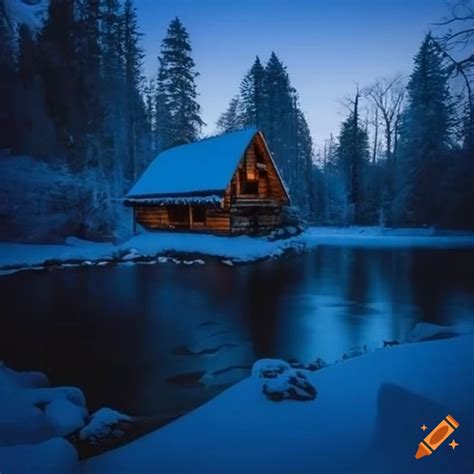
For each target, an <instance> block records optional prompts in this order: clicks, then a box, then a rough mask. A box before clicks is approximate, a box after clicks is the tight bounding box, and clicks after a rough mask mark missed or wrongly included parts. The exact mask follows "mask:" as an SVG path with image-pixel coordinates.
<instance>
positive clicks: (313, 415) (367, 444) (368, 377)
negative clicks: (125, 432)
mask: <svg viewBox="0 0 474 474" xmlns="http://www.w3.org/2000/svg"><path fill="white" fill-rule="evenodd" d="M473 344H474V336H473V335H467V336H459V337H454V338H451V339H445V340H438V341H431V342H420V343H414V344H405V345H400V346H396V347H393V348H386V349H383V350H379V351H376V352H373V353H369V354H366V355H364V356H362V357H358V358H354V359H350V360H347V361H344V362H341V363H339V364H336V365H334V366H332V367H329V368H327V369H323V370H319V371H317V372H314V373H311V372H308V373H307V374H306V375H307V378H308V380H309V381H310V382H311V384H312V385H314V386H315V387H316V389H317V391H318V396H317V398H316V399H315V400H313V401H306V402H304V403H301V402H298V401H282V402H279V403H275V402H272V401H269V400H267V399H266V398H265V396H264V394H263V393H262V379H261V378H260V377H259V376H258V373H259V372H258V370H257V371H256V373H257V374H256V375H254V376H252V377H250V378H248V379H246V380H244V381H242V382H240V383H239V384H237V385H235V386H234V387H232V388H230V389H229V390H227V391H225V392H224V393H222V394H221V395H219V396H218V397H217V398H215V399H214V400H212V401H210V402H209V403H207V404H206V405H204V406H202V407H201V408H198V409H197V410H195V411H193V412H191V413H189V414H188V415H186V416H184V417H183V418H181V419H179V420H177V421H175V422H174V423H171V424H170V425H167V426H165V427H164V428H162V429H160V430H159V431H156V432H154V433H152V434H149V435H147V436H145V437H143V438H141V439H139V440H137V441H135V442H133V443H131V444H129V445H127V446H124V447H122V448H119V449H117V450H115V451H112V452H109V453H106V454H104V455H101V456H99V457H97V458H92V459H90V460H88V461H86V462H84V465H83V470H84V473H85V474H102V473H106V472H114V473H115V474H117V473H129V472H141V473H148V472H158V471H160V472H166V473H167V474H178V473H179V474H186V473H192V472H197V469H198V470H199V472H203V473H206V474H214V473H215V474H221V473H222V472H226V473H229V474H234V473H235V474H237V473H244V472H248V473H253V472H259V473H260V474H265V473H268V474H275V473H285V474H286V473H295V472H297V473H307V474H310V473H311V474H314V473H318V474H324V473H341V474H342V473H347V472H351V473H361V474H367V473H373V474H376V473H377V474H379V473H381V472H383V473H388V474H399V473H402V472H403V473H410V474H416V473H426V472H430V473H439V474H446V473H447V472H470V470H472V466H473V465H474V452H473V451H472V449H471V446H470V445H471V444H472V440H473V439H474V432H473V429H474V428H473V427H474V407H473V405H472V400H473V395H474V376H473V373H472V367H473V365H474V351H472V345H473ZM282 365H283V366H284V364H282ZM448 414H451V415H452V416H453V417H454V418H455V419H456V420H457V421H458V422H459V423H460V427H459V428H458V429H457V430H456V432H455V433H454V434H453V436H454V438H455V440H456V441H457V442H458V443H459V446H458V447H457V448H456V450H455V451H453V450H452V449H451V447H450V446H448V445H447V443H445V444H444V445H442V446H441V447H440V448H438V450H437V451H436V452H435V453H434V454H433V455H431V456H429V457H427V458H423V459H422V460H420V461H416V460H415V457H414V455H415V452H416V449H417V447H418V443H419V442H420V441H421V440H422V439H423V438H424V437H425V434H423V431H422V430H421V429H420V427H421V426H422V425H423V424H426V425H427V426H428V427H429V428H434V427H435V426H436V425H437V424H438V423H439V422H440V421H441V420H442V419H443V418H444V417H445V416H447V415H448ZM450 440H451V439H450Z"/></svg>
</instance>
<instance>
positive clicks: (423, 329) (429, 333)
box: [406, 322, 463, 342]
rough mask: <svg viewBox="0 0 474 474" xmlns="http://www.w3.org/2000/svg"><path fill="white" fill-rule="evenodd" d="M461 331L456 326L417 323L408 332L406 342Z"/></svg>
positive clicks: (457, 333)
mask: <svg viewBox="0 0 474 474" xmlns="http://www.w3.org/2000/svg"><path fill="white" fill-rule="evenodd" d="M462 333H463V331H462V330H461V329H460V328H458V327H456V326H439V325H437V324H431V323H423V322H422V323H417V324H416V325H415V326H414V328H413V329H412V330H411V331H410V332H409V333H408V336H407V339H406V340H407V342H417V341H421V340H423V339H433V338H436V337H437V336H446V335H452V336H456V335H460V334H462Z"/></svg>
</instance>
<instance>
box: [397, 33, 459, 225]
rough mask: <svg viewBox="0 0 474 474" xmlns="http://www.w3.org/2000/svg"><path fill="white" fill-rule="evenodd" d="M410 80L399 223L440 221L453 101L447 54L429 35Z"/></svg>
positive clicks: (401, 156) (402, 145)
mask: <svg viewBox="0 0 474 474" xmlns="http://www.w3.org/2000/svg"><path fill="white" fill-rule="evenodd" d="M414 63H415V67H414V70H413V73H412V74H411V76H410V80H409V83H408V88H407V90H408V105H407V107H406V109H405V111H404V114H403V123H402V130H401V136H400V143H399V148H400V149H399V159H398V183H397V196H396V199H395V203H394V216H393V217H394V220H395V222H396V223H398V224H410V225H431V224H433V223H435V221H436V214H437V211H436V209H437V206H438V204H440V203H439V202H438V200H437V198H436V196H437V194H438V193H437V186H438V184H439V179H440V177H441V174H440V173H441V168H440V164H441V160H442V158H443V156H445V155H446V153H447V152H448V150H449V147H450V140H451V135H450V131H451V126H452V103H451V96H450V91H449V84H448V80H449V76H448V71H447V69H446V65H445V63H444V58H443V56H442V54H441V52H440V51H439V49H438V48H437V47H436V45H435V44H434V42H433V40H432V37H431V34H428V35H427V36H426V37H425V38H424V40H423V43H422V45H421V47H420V50H419V51H418V53H417V55H416V56H415V60H414Z"/></svg>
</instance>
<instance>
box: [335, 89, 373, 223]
mask: <svg viewBox="0 0 474 474" xmlns="http://www.w3.org/2000/svg"><path fill="white" fill-rule="evenodd" d="M359 97H360V95H359V91H357V93H356V96H355V100H354V107H353V109H352V111H351V113H350V114H349V116H348V117H347V119H346V120H345V121H344V122H343V123H342V126H341V132H340V134H339V140H338V142H339V144H338V148H337V156H338V164H339V168H340V170H341V174H342V177H343V184H344V189H345V199H344V202H343V209H342V213H343V222H344V223H345V224H349V225H351V224H362V223H365V216H364V212H363V198H364V196H363V194H364V186H363V174H364V167H365V165H366V164H367V161H368V158H369V139H368V135H367V130H366V129H365V127H363V126H362V124H361V122H360V118H359Z"/></svg>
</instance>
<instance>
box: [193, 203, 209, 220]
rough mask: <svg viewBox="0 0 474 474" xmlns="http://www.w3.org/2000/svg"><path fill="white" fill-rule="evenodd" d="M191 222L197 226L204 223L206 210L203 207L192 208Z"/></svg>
mask: <svg viewBox="0 0 474 474" xmlns="http://www.w3.org/2000/svg"><path fill="white" fill-rule="evenodd" d="M193 222H195V223H197V224H205V223H206V208H205V207H204V206H196V207H193Z"/></svg>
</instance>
